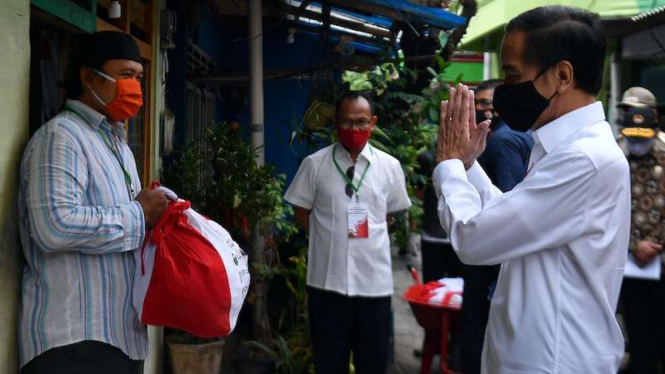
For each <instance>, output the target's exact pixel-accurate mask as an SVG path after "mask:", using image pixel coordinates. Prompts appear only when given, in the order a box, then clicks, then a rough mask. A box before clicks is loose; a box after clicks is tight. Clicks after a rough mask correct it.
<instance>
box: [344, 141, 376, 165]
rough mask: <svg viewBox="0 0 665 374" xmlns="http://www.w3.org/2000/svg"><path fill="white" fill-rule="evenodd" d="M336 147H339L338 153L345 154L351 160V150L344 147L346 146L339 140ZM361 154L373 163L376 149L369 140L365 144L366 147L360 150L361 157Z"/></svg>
mask: <svg viewBox="0 0 665 374" xmlns="http://www.w3.org/2000/svg"><path fill="white" fill-rule="evenodd" d="M335 147H337V152H338V154H340V155H344V157H346V158H348V159H349V161H351V154H349V151H347V150H346V148H344V146H342V144H341V143H339V142H337V144H336V145H335ZM360 156H362V157H363V158H364V159H365V160H367V162H369V163H370V164H371V163H372V158H373V157H374V151H373V150H372V147H371V146H370V145H369V142H367V144H365V147H364V148H363V150H362V151H361V152H360V154H359V155H358V157H359V158H360Z"/></svg>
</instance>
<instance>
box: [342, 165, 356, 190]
mask: <svg viewBox="0 0 665 374" xmlns="http://www.w3.org/2000/svg"><path fill="white" fill-rule="evenodd" d="M355 173H356V167H355V166H351V167H349V168H348V169H346V180H347V182H346V187H344V192H345V193H346V196H348V197H353V192H354V191H355V189H354V188H353V184H352V183H353V175H354V174H355Z"/></svg>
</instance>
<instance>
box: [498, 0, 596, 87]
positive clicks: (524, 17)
mask: <svg viewBox="0 0 665 374" xmlns="http://www.w3.org/2000/svg"><path fill="white" fill-rule="evenodd" d="M513 30H519V31H524V32H525V33H526V41H525V44H524V56H523V59H524V62H526V63H529V64H533V65H535V66H536V67H538V68H539V70H541V71H542V70H545V69H548V68H550V67H552V66H554V65H556V64H557V63H559V62H561V61H568V62H570V64H571V65H572V66H573V70H574V78H575V82H576V85H577V88H579V89H581V90H582V91H584V92H586V93H588V94H591V95H597V94H598V92H600V88H601V86H602V84H603V67H604V63H605V53H606V50H607V41H606V39H605V33H604V29H603V24H602V22H601V20H600V17H598V15H596V14H594V13H591V12H589V11H587V10H584V9H579V8H573V7H567V6H559V5H550V6H544V7H539V8H535V9H532V10H529V11H527V12H524V13H522V14H520V15H519V16H517V17H515V18H513V19H512V20H511V21H510V22H509V23H508V25H507V26H506V32H510V31H513Z"/></svg>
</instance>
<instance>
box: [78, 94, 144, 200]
mask: <svg viewBox="0 0 665 374" xmlns="http://www.w3.org/2000/svg"><path fill="white" fill-rule="evenodd" d="M65 110H67V111H69V112H72V113H74V114H76V115H77V116H79V117H80V118H81V119H82V120H84V121H85V122H88V123H89V122H90V121H88V120H87V119H86V118H85V117H84V116H83V115H81V113H79V112H77V111H76V110H75V109H73V108H70V107H66V108H65ZM97 133H98V134H99V136H101V137H102V140H103V141H104V144H106V147H107V148H108V149H109V151H111V153H112V154H113V156H114V157H115V159H116V160H117V161H118V164H119V165H120V169H122V173H123V174H124V175H125V187H127V193H128V194H129V199H130V200H132V199H133V198H134V183H132V177H131V175H129V173H128V172H127V170H126V169H125V165H124V164H123V162H122V158H121V157H120V155H119V154H118V153H117V152H116V150H115V149H114V147H112V146H111V140H110V139H109V138H108V137H107V136H106V134H104V132H102V131H101V130H100V129H97Z"/></svg>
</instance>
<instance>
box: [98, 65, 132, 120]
mask: <svg viewBox="0 0 665 374" xmlns="http://www.w3.org/2000/svg"><path fill="white" fill-rule="evenodd" d="M95 72H96V73H97V74H99V75H100V76H102V77H104V78H106V79H108V80H110V81H111V82H114V83H115V87H116V94H115V97H114V98H113V100H111V102H110V103H105V102H104V100H102V99H101V98H100V97H99V96H98V95H97V93H96V92H95V91H94V90H93V89H92V88H91V89H90V91H92V94H93V95H94V96H95V98H96V99H97V101H99V102H100V103H101V104H102V105H104V107H105V108H106V113H108V115H109V117H111V120H113V121H124V120H126V119H129V118H132V117H135V116H136V114H137V113H138V112H139V110H140V109H141V107H142V106H143V92H142V91H141V83H139V81H137V80H136V79H131V78H130V79H117V80H116V79H114V78H112V77H110V76H108V75H106V74H104V73H103V72H101V71H97V70H95Z"/></svg>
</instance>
